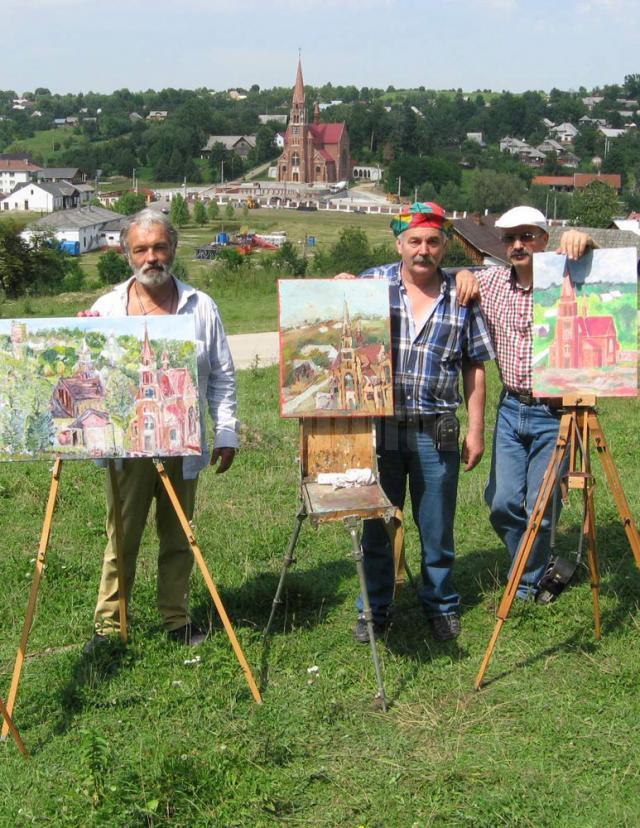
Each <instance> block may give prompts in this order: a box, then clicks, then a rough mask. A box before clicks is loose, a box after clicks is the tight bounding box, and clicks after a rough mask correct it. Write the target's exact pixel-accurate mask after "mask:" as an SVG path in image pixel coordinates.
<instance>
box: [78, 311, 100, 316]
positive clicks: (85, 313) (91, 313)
mask: <svg viewBox="0 0 640 828" xmlns="http://www.w3.org/2000/svg"><path fill="white" fill-rule="evenodd" d="M76 316H80V317H84V316H100V312H99V311H94V310H91V309H89V310H83V311H78V313H76Z"/></svg>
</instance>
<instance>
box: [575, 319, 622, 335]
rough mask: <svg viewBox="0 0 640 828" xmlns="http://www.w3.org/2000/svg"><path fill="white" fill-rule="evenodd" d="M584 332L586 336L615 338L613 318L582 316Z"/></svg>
mask: <svg viewBox="0 0 640 828" xmlns="http://www.w3.org/2000/svg"><path fill="white" fill-rule="evenodd" d="M582 321H583V322H584V328H585V330H584V332H585V334H586V335H587V336H615V335H616V326H615V323H614V321H613V316H584V317H582Z"/></svg>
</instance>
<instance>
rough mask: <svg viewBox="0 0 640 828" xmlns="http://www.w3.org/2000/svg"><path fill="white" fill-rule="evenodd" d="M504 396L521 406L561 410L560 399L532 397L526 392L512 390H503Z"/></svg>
mask: <svg viewBox="0 0 640 828" xmlns="http://www.w3.org/2000/svg"><path fill="white" fill-rule="evenodd" d="M504 393H505V396H507V397H512V398H513V399H514V400H517V401H518V402H519V403H520V404H521V405H548V406H549V408H562V397H534V396H533V394H531V393H530V392H526V391H514V390H513V389H512V388H507V387H506V386H505V389H504Z"/></svg>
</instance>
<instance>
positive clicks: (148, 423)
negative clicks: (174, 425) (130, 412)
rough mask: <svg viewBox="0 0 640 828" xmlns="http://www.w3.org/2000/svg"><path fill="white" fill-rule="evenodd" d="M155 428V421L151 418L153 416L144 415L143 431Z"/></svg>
mask: <svg viewBox="0 0 640 828" xmlns="http://www.w3.org/2000/svg"><path fill="white" fill-rule="evenodd" d="M155 429H156V421H155V420H154V419H153V417H150V416H148V415H145V418H144V430H145V431H155Z"/></svg>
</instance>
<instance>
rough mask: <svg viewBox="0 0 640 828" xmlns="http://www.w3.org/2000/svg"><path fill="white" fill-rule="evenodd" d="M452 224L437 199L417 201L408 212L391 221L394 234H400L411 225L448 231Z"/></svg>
mask: <svg viewBox="0 0 640 828" xmlns="http://www.w3.org/2000/svg"><path fill="white" fill-rule="evenodd" d="M450 226H451V222H449V221H447V217H446V215H445V212H444V209H443V208H442V207H441V206H440V205H439V204H436V203H435V201H426V202H425V201H416V202H415V203H414V204H412V205H411V207H409V211H408V212H407V213H400V215H398V216H396V217H395V218H394V219H393V221H392V222H391V229H392V230H393V235H394V236H399V235H400V233H404V231H405V230H408V229H409V228H410V227H436V228H437V229H438V230H444V232H445V233H446V232H448V230H449V227H450Z"/></svg>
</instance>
